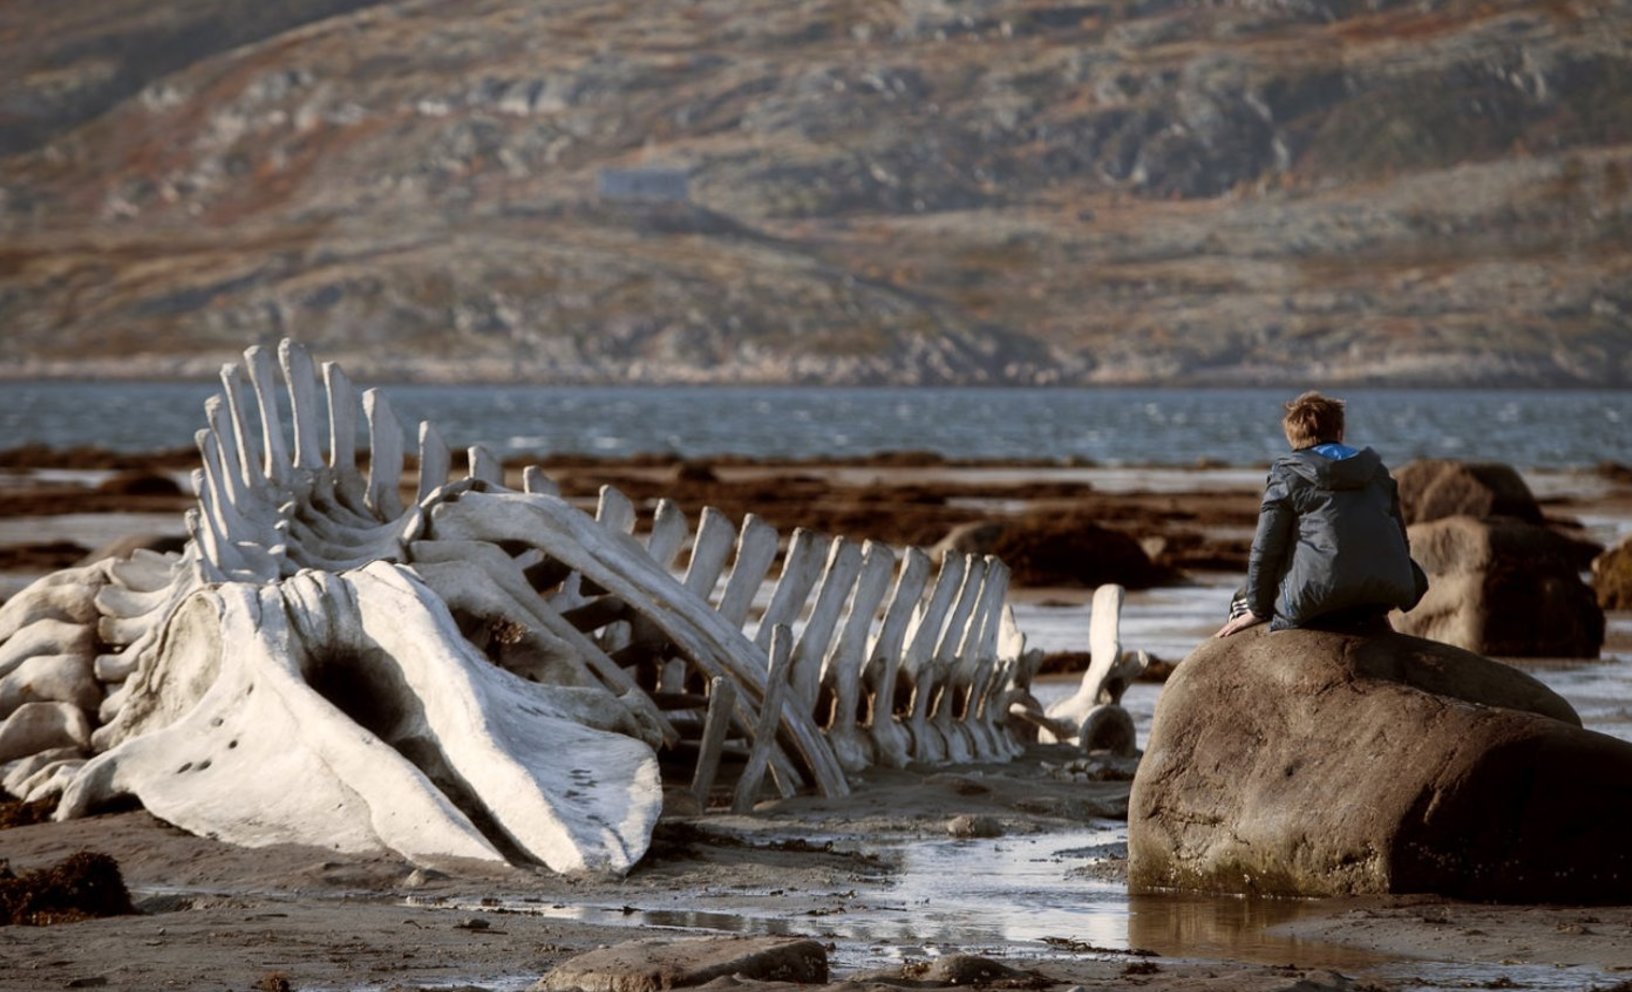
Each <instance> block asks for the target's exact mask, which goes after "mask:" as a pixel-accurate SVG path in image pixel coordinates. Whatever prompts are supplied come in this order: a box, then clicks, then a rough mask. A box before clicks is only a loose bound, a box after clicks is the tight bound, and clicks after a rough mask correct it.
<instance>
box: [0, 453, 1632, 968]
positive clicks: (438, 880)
mask: <svg viewBox="0 0 1632 992" xmlns="http://www.w3.org/2000/svg"><path fill="white" fill-rule="evenodd" d="M129 467H130V466H124V468H129ZM151 467H152V468H153V469H155V470H160V469H162V470H165V471H172V472H173V471H174V470H175V467H174V466H166V465H154V466H151ZM59 468H61V469H63V471H62V472H60V473H56V474H53V473H45V474H41V473H36V472H32V471H28V470H26V469H17V470H13V472H12V474H9V475H7V476H6V477H5V479H4V480H3V481H0V574H3V575H4V576H5V577H7V578H8V579H9V580H10V581H12V582H13V583H20V582H22V581H24V580H26V579H27V577H28V576H30V575H33V574H39V573H43V572H44V571H47V570H49V569H50V568H55V567H61V566H62V565H65V564H70V563H71V561H72V560H73V559H74V558H77V557H79V556H80V555H82V554H83V553H85V552H86V551H89V550H93V549H95V548H97V547H99V546H100V545H101V544H102V543H104V541H105V539H107V537H108V536H109V534H114V533H121V532H122V533H129V532H132V531H148V530H151V529H153V528H155V527H156V526H158V527H162V525H163V523H164V521H165V520H167V519H169V517H167V516H166V515H167V514H169V513H174V515H175V518H174V521H175V525H176V527H177V529H178V530H179V523H180V513H181V511H182V510H183V509H185V507H186V506H188V505H190V502H191V501H190V499H189V498H187V497H186V496H184V495H180V494H172V495H169V496H165V495H162V494H148V495H142V496H139V497H135V496H131V497H126V498H118V494H112V497H111V498H110V494H109V493H107V492H100V491H98V490H97V489H96V487H97V486H98V485H101V484H103V483H106V482H107V481H108V480H109V479H111V478H112V477H113V476H112V474H111V473H113V472H115V471H117V470H118V469H115V468H113V467H107V466H83V465H81V466H59ZM705 468H706V471H704V469H705ZM551 474H552V475H554V476H555V477H556V478H557V479H558V480H559V481H561V483H562V485H563V488H564V490H565V491H566V492H567V493H568V494H569V495H574V496H581V497H584V498H588V497H589V496H591V495H592V494H593V493H594V491H595V490H596V488H598V486H599V485H600V484H601V483H603V482H612V483H615V484H616V485H618V486H619V487H620V488H622V489H624V491H625V492H627V493H629V494H630V495H631V496H633V497H635V498H636V499H637V502H638V501H639V500H641V499H645V498H650V497H652V496H654V495H656V494H658V493H661V494H663V495H669V496H671V497H674V498H677V499H679V500H680V501H681V502H682V505H683V506H684V507H685V509H686V510H687V511H688V512H690V513H693V514H694V513H695V512H696V510H697V509H698V508H699V507H700V505H701V502H703V501H706V502H708V503H710V504H712V505H717V506H720V507H721V508H722V509H725V510H726V511H727V512H728V513H739V512H742V511H741V510H739V509H738V508H739V507H741V508H743V509H752V510H753V511H754V512H757V513H760V514H761V515H762V516H765V517H766V518H767V519H769V520H771V522H773V523H775V524H777V525H778V526H779V527H789V526H792V525H795V524H802V525H806V526H813V527H818V528H827V529H833V530H838V531H841V532H843V533H846V534H850V535H851V536H856V537H877V538H879V539H883V540H896V541H900V540H904V539H905V540H912V541H915V542H919V543H932V542H933V540H934V539H935V538H936V537H938V536H939V533H934V531H935V530H936V529H940V530H941V532H944V529H945V528H946V527H948V526H950V525H952V524H955V523H957V522H962V520H959V519H955V518H959V517H963V518H964V519H973V518H975V517H979V516H982V515H985V514H989V513H994V512H1004V513H1021V512H1024V511H1025V510H1028V509H1038V508H1045V509H1047V508H1051V509H1053V510H1056V511H1057V510H1059V509H1061V508H1062V507H1065V506H1067V505H1069V506H1070V507H1071V508H1072V509H1073V510H1074V511H1076V510H1080V511H1082V512H1086V513H1092V514H1094V515H1096V517H1097V518H1098V519H1099V520H1100V521H1101V522H1102V523H1104V524H1105V525H1106V526H1112V527H1116V528H1118V529H1125V530H1126V531H1127V532H1128V533H1130V534H1132V535H1133V536H1135V537H1136V538H1138V539H1140V540H1141V541H1150V540H1152V539H1164V538H1165V539H1167V541H1168V543H1169V544H1173V545H1182V546H1183V547H1184V548H1187V549H1189V550H1188V551H1186V552H1185V554H1187V555H1190V557H1189V558H1188V559H1186V561H1187V564H1183V565H1182V566H1179V567H1183V568H1184V569H1185V571H1186V572H1187V573H1189V574H1191V575H1192V577H1199V578H1200V579H1202V580H1204V581H1207V582H1211V583H1214V584H1218V583H1219V582H1221V581H1222V577H1224V576H1227V575H1229V574H1230V573H1231V571H1232V569H1234V568H1236V567H1238V565H1239V561H1240V555H1242V554H1244V551H1245V544H1244V541H1245V540H1247V539H1248V538H1250V525H1251V520H1252V514H1253V513H1254V512H1255V510H1256V487H1257V485H1258V479H1259V478H1260V477H1261V470H1254V469H1239V470H1222V471H1221V470H1209V471H1200V472H1186V471H1184V470H1139V471H1125V470H1104V469H1094V468H1092V467H1058V466H1027V465H1017V466H989V465H988V466H968V465H965V466H957V465H945V464H931V465H908V464H887V463H872V464H849V465H830V464H815V463H811V464H805V463H801V464H798V465H794V466H766V465H752V464H740V463H739V464H725V463H721V464H717V465H710V466H701V467H700V466H695V465H693V466H680V465H675V464H663V463H658V464H640V463H617V464H597V465H580V466H576V467H574V466H570V465H562V466H557V467H554V468H552V470H551ZM1531 481H1532V485H1533V486H1534V487H1535V488H1536V490H1537V492H1538V495H1540V496H1542V497H1543V498H1544V505H1545V508H1546V511H1547V513H1548V515H1549V516H1550V517H1553V518H1554V519H1555V520H1559V521H1564V520H1566V519H1574V520H1579V521H1581V522H1583V523H1585V524H1587V529H1588V530H1590V531H1593V532H1595V533H1598V534H1603V535H1610V534H1617V533H1625V532H1626V531H1627V530H1629V529H1632V485H1628V484H1627V483H1625V482H1624V481H1617V480H1615V479H1613V478H1610V477H1607V476H1604V475H1601V474H1591V473H1587V474H1580V475H1574V476H1569V477H1565V476H1562V475H1561V476H1556V477H1555V476H1549V477H1546V478H1543V479H1532V480H1531ZM121 514H140V515H139V516H130V517H123V518H122V517H121ZM53 519H54V520H55V521H56V523H58V524H64V523H68V524H71V525H70V526H67V527H65V528H62V530H61V532H60V533H59V532H58V531H57V530H53V529H52V528H51V527H49V526H45V524H46V523H48V522H49V521H51V520H53ZM82 521H83V523H80V522H82ZM92 521H99V522H100V523H101V524H102V525H103V526H101V527H87V526H85V524H88V523H90V522H92ZM72 524H79V526H72ZM125 524H133V525H132V526H129V527H128V528H127V527H124V525H125ZM840 525H844V526H840ZM908 533H911V534H912V536H911V537H910V538H903V536H902V535H904V534H908ZM41 535H47V536H49V540H45V539H33V540H31V539H19V536H20V537H21V538H39V537H41ZM76 535H80V537H76ZM81 537H82V539H81ZM1600 539H1602V538H1600ZM54 541H61V542H62V543H63V544H65V545H66V546H63V547H58V548H56V549H55V550H54V551H53V550H52V549H51V548H49V547H42V546H44V545H48V544H50V543H52V542H54ZM64 559H66V560H64ZM1204 560H1205V561H1206V562H1208V563H1210V564H1209V565H1205V566H1204V565H1203V564H1202V562H1203V561H1204ZM1178 563H1179V559H1178V558H1175V564H1176V565H1178ZM13 588H15V586H14V587H13ZM5 591H8V592H9V591H12V590H10V589H8V590H5ZM1023 595H1024V596H1025V597H1027V598H1030V599H1038V598H1043V599H1046V598H1049V597H1055V596H1057V597H1064V598H1071V597H1080V596H1081V595H1082V592H1081V591H1080V590H1046V589H1045V590H1036V589H1033V590H1026V591H1025V592H1024V593H1023ZM1626 648H1627V646H1626V645H1620V646H1619V649H1620V650H1622V651H1625V650H1626ZM1070 757H1071V755H1070V754H1069V753H1067V752H1066V751H1064V750H1063V749H1059V748H1034V749H1033V750H1032V751H1031V752H1030V753H1028V755H1026V756H1025V757H1024V758H1022V759H1020V760H1018V761H1015V762H1012V763H1008V764H1003V765H979V766H961V767H956V768H914V769H908V770H906V771H902V772H890V771H884V770H874V771H870V772H868V773H867V774H865V775H864V776H862V777H861V779H860V780H859V781H858V782H857V783H856V789H855V791H854V793H853V794H852V795H851V796H849V797H846V798H844V799H840V800H824V799H820V798H817V797H810V796H802V797H796V798H794V799H791V800H784V801H780V802H774V803H767V804H762V808H761V809H760V810H758V811H756V813H755V814H754V815H753V816H731V815H727V814H724V813H723V812H716V813H711V814H708V815H703V816H698V815H695V811H693V810H687V809H685V808H684V804H683V803H679V802H677V803H675V804H674V806H673V812H672V813H671V814H670V815H666V816H665V817H664V819H663V821H662V822H661V823H660V825H659V828H658V831H657V833H656V835H655V837H654V842H653V845H652V849H651V851H650V852H649V853H648V855H647V857H646V858H645V859H643V860H642V862H641V863H640V864H639V865H638V866H637V867H636V868H635V869H634V871H632V872H631V873H630V874H629V875H628V876H627V877H626V878H623V879H569V878H563V877H559V876H554V875H551V874H549V873H547V872H542V871H535V870H529V869H515V868H503V867H493V866H487V865H476V864H468V863H466V864H446V865H440V866H437V867H436V869H435V870H429V871H427V870H423V869H421V870H416V869H415V866H414V865H411V864H408V863H406V862H404V861H402V860H400V859H396V858H392V857H355V856H342V855H337V854H335V853H333V852H330V851H325V850H323V849H320V848H304V847H275V848H264V849H253V850H251V849H244V848H236V847H231V846H228V845H224V844H220V843H217V842H214V841H210V840H207V839H204V838H198V837H193V836H191V835H188V834H186V833H183V832H182V831H180V830H177V829H175V828H172V827H170V826H168V825H166V824H163V823H161V822H160V821H158V820H156V819H154V818H153V817H151V816H150V815H148V814H146V813H145V812H141V811H126V812H118V813H111V814H107V815H103V816H98V817H93V818H89V819H85V820H80V821H75V822H70V823H63V824H53V823H45V824H37V825H32V826H24V827H17V828H13V829H10V830H0V858H4V859H8V860H9V861H10V863H11V867H12V868H13V869H14V870H19V871H20V870H24V869H29V868H34V867H40V866H43V865H45V864H48V863H51V862H53V861H56V860H59V859H61V858H62V857H64V856H66V855H67V854H69V853H72V852H73V851H76V850H80V849H92V850H98V851H104V852H106V853H108V854H111V855H113V856H114V857H115V858H116V859H117V860H118V862H119V864H120V866H121V869H122V871H123V873H124V877H125V880H126V882H127V884H128V885H129V886H130V887H131V889H132V893H133V896H134V898H135V899H136V902H137V905H138V908H139V909H141V910H142V914H141V915H138V916H132V917H119V918H112V919H105V920H93V921H87V922H83V923H75V924H66V925H60V926H54V927H5V928H0V962H3V967H0V990H25V989H26V990H39V989H52V988H79V987H100V988H109V989H160V988H178V989H253V988H277V987H289V988H293V989H302V990H321V989H395V988H401V989H415V988H440V989H445V988H480V989H490V990H495V992H498V990H508V989H522V988H526V987H528V986H529V985H530V984H531V983H532V982H533V981H535V980H536V979H538V978H539V977H540V976H542V975H543V974H545V973H546V972H548V971H549V970H550V968H551V967H553V966H554V965H555V964H557V963H559V962H560V961H562V960H564V959H566V958H568V957H570V956H572V955H574V954H576V953H579V952H581V951H584V950H588V949H591V948H594V947H597V946H602V945H605V944H610V943H616V942H619V941H622V940H627V939H634V938H637V937H641V936H646V935H649V934H651V933H652V932H653V931H654V930H659V929H661V930H662V931H663V932H673V931H672V930H671V929H669V928H674V927H682V928H685V930H686V931H688V932H697V933H710V932H713V933H719V932H756V933H787V934H799V935H810V936H814V937H817V938H818V939H821V940H823V941H824V942H827V943H828V945H829V961H830V965H831V968H832V975H831V979H832V981H833V982H834V983H835V984H836V985H843V986H844V987H846V988H855V987H857V986H858V985H867V984H871V983H874V982H879V981H885V980H888V981H890V982H893V983H894V984H897V985H903V984H905V985H909V986H910V987H925V986H924V985H922V984H919V983H914V982H913V981H910V980H909V977H907V976H910V975H912V974H915V973H916V970H915V967H914V965H915V963H922V962H924V961H926V960H929V959H931V958H934V957H936V956H941V955H947V954H952V953H973V954H980V955H983V956H986V957H989V958H993V959H995V960H999V961H1001V962H1003V963H1004V964H1007V965H1008V966H1010V967H1014V968H1019V969H1024V970H1026V971H1028V972H1030V973H1032V977H1031V978H1030V979H1028V980H1026V981H1025V982H1016V983H1013V984H1011V987H1033V988H1058V989H1060V990H1062V992H1064V990H1067V989H1070V988H1072V987H1073V986H1082V987H1083V988H1084V989H1090V990H1093V989H1130V988H1145V989H1152V990H1156V992H1169V990H1171V992H1180V990H1213V989H1217V990H1227V989H1228V990H1234V989H1241V990H1248V992H1251V990H1259V989H1262V990H1266V992H1267V990H1277V992H1281V990H1286V992H1290V990H1292V989H1300V990H1325V989H1332V990H1338V989H1362V988H1369V989H1398V990H1406V989H1425V988H1467V987H1495V988H1502V987H1507V988H1512V987H1525V988H1557V989H1585V988H1592V987H1598V988H1606V989H1607V988H1610V987H1614V986H1616V985H1617V984H1618V983H1619V982H1620V981H1621V980H1622V973H1623V972H1624V973H1625V976H1624V977H1625V978H1626V979H1628V980H1632V906H1627V907H1592V908H1579V907H1501V906H1485V905H1474V904H1466V903H1457V902H1451V901H1447V900H1442V899H1437V898H1432V897H1421V896H1411V897H1390V898H1375V899H1365V900H1339V901H1315V902H1311V901H1301V900H1268V901H1265V900H1259V901H1247V900H1239V899H1230V898H1218V899H1213V898H1206V897H1193V896H1136V897H1132V898H1130V897H1129V896H1128V895H1127V894H1126V891H1125V884H1124V877H1125V873H1124V867H1125V866H1124V862H1123V852H1124V848H1123V847H1122V845H1121V844H1120V843H1119V841H1118V838H1119V837H1120V836H1122V833H1121V832H1120V831H1121V821H1122V818H1124V817H1125V809H1126V801H1127V789H1128V785H1127V783H1126V782H1125V781H1102V782H1082V781H1072V780H1070V779H1069V778H1068V777H1066V776H1063V775H1062V774H1061V773H1060V772H1059V771H1058V769H1059V767H1060V766H1063V765H1065V764H1066V763H1067V762H1068V761H1069V758H1070ZM960 818H962V819H960ZM970 818H973V819H972V820H971V819H970ZM971 823H975V824H978V825H979V829H978V830H975V831H974V832H976V833H981V834H988V833H995V834H996V835H997V836H982V837H973V838H964V839H959V838H954V836H953V834H952V832H951V831H952V830H954V829H962V830H963V831H964V832H969V831H968V830H967V829H965V828H967V827H968V826H969V825H970V824H971ZM1628 901H1629V903H1632V893H1629V895H1628ZM280 983H286V986H283V985H280ZM1504 983H1506V984H1504ZM1626 987H1628V988H1632V984H1629V985H1627V986H1626Z"/></svg>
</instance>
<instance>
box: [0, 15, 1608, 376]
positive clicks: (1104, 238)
mask: <svg viewBox="0 0 1632 992" xmlns="http://www.w3.org/2000/svg"><path fill="white" fill-rule="evenodd" d="M1629 39H1632V3H1629V2H1626V0H1619V2H1611V0H1547V2H1540V3H1537V2H1517V0H1412V2H1394V0H1207V2H1193V0H1103V2H1097V3H1083V4H1060V3H1041V2H1035V0H961V2H955V0H815V2H807V3H787V2H785V0H685V2H669V0H664V2H656V0H652V2H631V0H460V2H452V0H405V2H379V3H367V2H363V0H296V2H280V3H277V4H265V3H259V4H257V3H255V2H253V0H94V2H93V0H11V2H10V3H8V4H6V5H5V9H4V10H3V11H0V66H3V67H4V68H3V69H0V74H3V75H4V76H5V77H9V78H4V80H3V81H4V86H0V375H11V376H28V375H57V374H88V373H89V374H109V375H204V374H210V373H212V372H213V370H214V369H215V368H216V367H218V366H219V365H220V363H221V362H223V361H227V360H230V359H231V358H232V357H233V356H235V355H236V354H237V353H239V352H240V351H241V350H242V348H243V347H244V346H245V345H246V344H249V343H253V342H255V341H270V340H275V339H277V338H279V337H283V336H293V337H297V338H299V339H302V340H305V341H308V342H310V343H312V344H313V345H314V346H315V347H316V348H317V349H318V351H319V354H321V355H322V356H323V357H325V358H337V359H339V360H340V361H342V362H343V363H344V364H345V365H346V367H347V368H348V370H349V371H351V372H352V373H353V374H354V375H356V376H359V377H366V378H368V379H373V380H379V379H382V378H394V379H400V378H420V379H511V378H521V379H527V380H533V381H562V382H583V381H594V382H601V381H610V382H660V381H661V382H741V381H754V382H855V383H881V382H900V383H940V382H956V383H1136V382H1137V383H1146V382H1148V383H1174V384H1180V383H1217V384H1236V383H1274V384H1281V383H1285V382H1289V381H1293V382H1304V381H1318V382H1327V383H1353V382H1377V381H1383V382H1391V383H1401V382H1404V383H1415V384H1426V383H1437V384H1488V385H1494V384H1538V385H1542V384H1544V385H1577V384H1579V385H1611V386H1626V385H1632V278H1629V277H1628V273H1632V41H1629ZM642 184H648V185H651V190H650V191H649V193H650V195H647V194H643V193H642V192H641V188H640V187H641V185H642ZM652 184H655V185H652Z"/></svg>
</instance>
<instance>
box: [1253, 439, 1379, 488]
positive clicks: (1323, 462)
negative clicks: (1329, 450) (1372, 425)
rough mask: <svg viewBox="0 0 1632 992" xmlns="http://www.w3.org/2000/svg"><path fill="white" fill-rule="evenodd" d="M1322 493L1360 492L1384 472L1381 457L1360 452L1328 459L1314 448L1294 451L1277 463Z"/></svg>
mask: <svg viewBox="0 0 1632 992" xmlns="http://www.w3.org/2000/svg"><path fill="white" fill-rule="evenodd" d="M1276 464H1277V465H1282V466H1285V467H1286V468H1288V469H1290V470H1292V471H1293V472H1296V473H1297V474H1298V475H1300V476H1302V477H1303V478H1305V479H1308V480H1309V481H1310V482H1312V483H1314V484H1315V485H1316V486H1319V487H1320V488H1322V489H1360V488H1362V487H1364V486H1365V485H1366V483H1368V482H1370V481H1371V480H1372V477H1373V476H1375V475H1376V474H1377V473H1378V472H1379V471H1381V470H1382V468H1383V459H1382V456H1380V455H1378V454H1377V452H1375V451H1373V450H1371V449H1370V448H1362V449H1361V450H1359V451H1357V452H1355V453H1354V454H1352V455H1350V456H1348V457H1347V458H1327V457H1326V456H1325V455H1322V454H1320V453H1319V452H1317V451H1315V450H1314V449H1313V448H1304V449H1302V450H1300V451H1294V452H1292V453H1291V454H1290V455H1285V456H1283V457H1281V458H1279V459H1277V460H1276Z"/></svg>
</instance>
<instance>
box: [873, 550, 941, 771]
mask: <svg viewBox="0 0 1632 992" xmlns="http://www.w3.org/2000/svg"><path fill="white" fill-rule="evenodd" d="M930 564H931V563H930V560H929V555H928V554H927V553H926V552H925V551H924V550H923V549H922V548H908V549H907V553H906V557H905V559H904V560H903V563H902V565H901V574H900V575H899V576H897V578H896V580H895V589H894V591H893V592H892V593H891V594H890V606H889V609H888V610H887V611H886V612H885V614H884V624H883V626H882V627H880V628H879V631H878V636H877V637H876V638H875V639H874V640H873V643H872V645H871V647H870V648H869V649H868V659H867V665H866V669H865V673H864V674H865V678H866V679H867V699H868V708H869V711H870V712H869V713H868V719H867V724H868V732H869V736H870V737H871V738H872V741H873V751H874V753H875V754H876V755H877V757H878V760H879V761H880V762H881V763H882V764H884V765H886V766H888V767H890V768H905V767H906V766H907V763H908V762H909V761H911V760H912V733H911V731H909V730H908V729H907V728H906V727H905V726H904V725H903V724H902V723H901V721H900V720H898V719H897V718H896V691H897V675H898V673H899V671H900V668H901V659H902V652H903V649H904V646H905V644H906V637H907V626H908V624H909V623H911V621H912V615H913V611H914V610H916V609H917V608H918V604H919V600H920V599H921V598H922V596H923V593H924V586H925V585H926V584H927V583H928V581H929V570H930Z"/></svg>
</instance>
